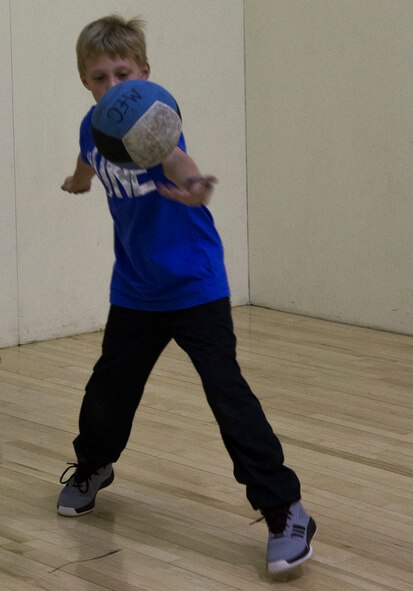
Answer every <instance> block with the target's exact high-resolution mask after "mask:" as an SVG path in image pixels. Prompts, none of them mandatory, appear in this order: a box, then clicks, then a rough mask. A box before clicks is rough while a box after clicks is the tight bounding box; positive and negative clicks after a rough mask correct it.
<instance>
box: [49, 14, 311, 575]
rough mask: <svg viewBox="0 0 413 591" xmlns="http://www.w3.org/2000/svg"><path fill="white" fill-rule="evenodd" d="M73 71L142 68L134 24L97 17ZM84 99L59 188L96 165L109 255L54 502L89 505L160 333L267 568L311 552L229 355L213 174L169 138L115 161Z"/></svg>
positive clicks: (272, 439)
mask: <svg viewBox="0 0 413 591" xmlns="http://www.w3.org/2000/svg"><path fill="white" fill-rule="evenodd" d="M77 59H78V69H79V74H80V78H81V80H82V82H83V84H84V86H85V87H86V88H87V89H88V90H89V91H90V92H91V93H92V95H93V97H94V99H95V100H96V101H97V100H98V99H99V98H100V97H101V96H102V95H103V94H104V93H105V92H106V91H107V90H108V89H109V88H110V87H111V86H113V85H116V84H119V83H121V82H123V81H125V80H131V79H147V78H148V77H149V73H150V68H149V64H148V60H147V57H146V49H145V36H144V33H143V23H142V21H140V20H139V19H132V20H130V21H125V20H124V19H122V18H121V17H117V16H110V17H104V18H101V19H99V20H97V21H94V22H92V23H90V24H89V25H87V26H86V27H85V28H84V29H83V31H82V32H81V34H80V36H79V39H78V42H77ZM92 112H93V107H92V109H91V110H90V111H89V113H88V114H87V115H86V117H85V118H84V120H83V122H82V125H81V131H80V155H79V157H78V159H77V164H76V168H75V171H74V173H73V175H72V176H70V177H68V178H67V179H66V180H65V181H64V183H63V185H62V189H63V190H64V191H67V192H68V193H74V194H79V193H85V192H87V191H89V189H90V187H91V181H92V178H93V176H94V175H95V174H96V175H97V176H98V177H99V179H100V180H101V182H102V183H103V185H104V187H105V190H106V193H107V198H108V204H109V209H110V212H111V215H112V217H113V221H114V231H115V265H114V269H113V275H112V281H111V289H110V303H111V307H110V312H109V317H108V322H107V325H106V329H105V335H104V339H103V344H102V355H101V357H100V359H99V360H98V362H97V363H96V365H95V367H94V369H93V373H92V376H91V378H90V380H89V382H88V384H87V386H86V392H85V396H84V399H83V402H82V406H81V410H80V418H79V435H78V436H77V437H76V439H75V440H74V442H73V444H74V448H75V452H76V456H77V463H76V464H72V465H71V466H70V467H69V468H68V469H67V470H69V469H70V468H74V469H75V472H74V474H73V475H72V476H71V477H70V478H69V479H68V480H66V481H64V480H63V477H64V474H65V473H66V472H67V470H66V471H65V472H64V473H63V475H62V477H61V479H60V480H61V482H62V484H65V487H64V488H63V490H62V491H61V494H60V496H59V500H58V503H57V509H58V513H59V514H61V515H65V516H78V515H83V514H84V513H87V512H89V511H91V510H92V509H93V507H94V505H95V497H96V494H97V492H98V491H99V490H100V489H102V488H104V487H106V486H108V485H109V484H111V482H112V481H113V478H114V472H113V468H112V464H113V463H114V462H116V461H117V460H118V458H119V456H120V454H121V453H122V451H123V449H124V448H125V446H126V444H127V441H128V438H129V434H130V431H131V427H132V422H133V419H134V415H135V412H136V409H137V407H138V404H139V402H140V399H141V396H142V394H143V389H144V386H145V383H146V380H147V379H148V376H149V374H150V372H151V370H152V368H153V366H154V364H155V363H156V360H157V359H158V357H159V355H160V353H161V352H162V350H163V349H164V348H165V346H166V345H167V344H168V342H169V341H170V340H171V339H174V340H175V341H176V342H177V344H178V345H179V346H180V347H182V349H183V350H184V351H186V353H187V354H188V355H189V357H190V359H191V361H192V362H193V364H194V366H195V368H196V370H197V372H198V373H199V375H200V378H201V380H202V385H203V388H204V390H205V394H206V397H207V400H208V403H209V405H210V407H211V409H212V412H213V413H214V416H215V418H216V420H217V422H218V425H219V428H220V432H221V435H222V439H223V442H224V445H225V447H226V449H227V451H228V452H229V454H230V456H231V459H232V461H233V464H234V475H235V478H236V480H237V481H238V482H240V483H242V484H245V485H246V494H247V498H248V500H249V502H250V503H251V505H252V507H253V508H254V509H259V510H260V511H261V513H262V515H263V518H264V519H265V520H266V523H267V526H268V529H269V539H268V552H267V562H268V569H269V571H270V572H281V571H284V570H288V569H291V568H293V567H295V566H297V565H298V564H301V563H302V562H304V561H305V560H307V559H308V558H309V557H310V556H311V553H312V549H311V546H310V542H311V539H312V537H313V535H314V533H315V529H316V526H315V523H314V521H313V519H312V518H311V517H309V516H308V515H307V514H306V512H305V511H304V509H303V507H302V505H301V503H300V483H299V480H298V478H297V476H296V475H295V473H294V472H293V471H292V470H291V469H290V468H288V467H287V466H285V465H284V456H283V451H282V447H281V444H280V442H279V440H278V439H277V437H276V436H275V435H274V433H273V431H272V429H271V426H270V425H269V423H268V421H267V419H266V418H265V415H264V413H263V410H262V408H261V405H260V403H259V401H258V400H257V398H256V397H255V395H254V394H253V393H252V391H251V390H250V388H249V386H248V384H247V383H246V382H245V380H244V378H243V377H242V375H241V371H240V368H239V366H238V363H237V361H236V351H235V344H236V340H235V336H234V333H233V325H232V319H231V310H230V301H229V288H228V282H227V277H226V271H225V266H224V259H223V249H222V244H221V240H220V238H219V236H218V234H217V231H216V229H215V226H214V223H213V220H212V217H211V214H210V213H209V210H208V209H207V208H206V206H205V204H206V203H207V202H208V200H209V198H210V197H211V194H212V191H213V188H214V184H215V183H216V182H217V179H216V178H215V177H212V176H203V175H201V174H200V172H199V169H198V167H197V165H196V164H195V162H194V161H193V160H192V158H191V157H190V156H189V155H188V154H187V153H186V148H185V141H184V138H183V136H181V138H180V140H179V143H178V146H177V147H176V148H175V149H174V151H173V152H172V154H170V155H169V156H168V157H167V158H166V159H165V160H164V161H163V162H162V163H161V164H160V165H159V166H156V167H153V168H151V169H149V170H137V169H134V170H130V169H121V168H119V167H117V166H116V165H114V164H112V163H109V162H107V161H106V160H105V159H104V158H103V157H102V156H101V154H99V153H98V151H97V149H96V147H95V146H94V143H93V138H92V134H91V115H92Z"/></svg>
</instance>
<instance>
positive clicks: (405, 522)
mask: <svg viewBox="0 0 413 591" xmlns="http://www.w3.org/2000/svg"><path fill="white" fill-rule="evenodd" d="M234 320H235V326H236V332H237V335H238V356H239V361H240V363H241V365H242V367H243V371H244V375H245V377H246V378H247V379H248V381H249V382H250V384H251V386H252V387H253V390H254V391H255V392H256V394H257V395H258V396H259V398H260V400H261V401H262V404H263V406H264V409H265V411H266V413H267V416H268V418H269V420H270V422H271V424H272V425H273V427H274V430H275V431H276V433H277V434H278V435H279V437H280V439H281V440H282V442H283V445H284V449H285V455H286V459H287V464H289V465H290V466H292V467H293V468H294V469H295V470H296V471H297V473H298V474H299V476H300V478H301V481H302V489H303V500H304V504H305V506H306V508H307V509H308V510H309V512H310V513H311V514H312V515H313V516H314V518H315V519H316V521H317V523H318V527H319V530H318V534H317V537H316V538H315V541H314V543H313V546H314V557H313V559H311V560H310V561H308V562H307V563H306V564H305V565H304V567H303V568H302V569H301V570H299V571H298V572H296V573H295V574H294V576H292V577H289V580H288V581H280V580H278V579H276V578H271V577H269V576H268V575H267V574H266V570H265V549H266V538H267V533H266V528H265V525H264V524H263V523H257V524H255V525H251V524H250V523H251V522H252V521H253V520H254V519H256V518H257V517H258V515H257V514H256V513H255V512H254V511H253V510H252V509H251V507H250V506H249V504H248V503H247V501H246V500H245V497H244V490H243V487H242V486H240V485H239V484H237V483H236V482H235V480H234V479H233V477H232V467H231V464H230V461H229V459H228V457H227V455H226V452H225V450H224V446H223V444H222V442H221V440H220V437H219V433H218V429H217V427H216V424H215V422H214V420H213V417H212V414H211V411H210V410H209V408H208V407H207V404H206V402H205V399H204V395H203V392H202V390H201V387H200V383H199V380H198V377H197V375H196V374H195V372H194V370H193V368H192V366H191V365H190V363H189V362H188V360H187V359H186V357H185V355H184V354H183V353H182V352H181V351H180V350H179V349H177V347H176V346H175V345H173V346H170V347H169V348H168V349H167V351H166V353H164V355H163V357H162V358H161V360H160V361H159V363H158V365H157V366H156V368H155V370H154V372H153V374H152V376H151V378H150V381H149V383H148V386H147V390H146V393H145V396H144V399H143V403H142V405H141V407H140V409H139V411H138V415H137V417H136V421H135V425H134V430H133V433H132V436H131V439H130V442H129V445H128V448H127V450H126V451H125V452H124V454H123V456H122V458H121V459H120V460H119V462H118V463H117V464H116V466H115V471H116V479H115V482H114V484H113V485H112V486H111V487H109V488H108V489H106V490H105V491H102V492H101V493H100V494H99V496H98V500H97V507H96V509H95V511H94V512H93V513H90V514H89V515H86V516H83V517H82V518H78V519H68V518H64V517H60V516H57V515H56V512H55V503H56V497H57V495H58V493H59V491H60V485H59V482H58V480H59V477H60V474H61V473H62V471H63V469H64V468H65V463H66V462H68V461H71V460H72V459H73V455H72V447H71V441H72V439H73V437H74V435H75V434H76V429H77V417H78V410H79V406H80V402H81V399H82V396H83V387H84V384H85V382H86V380H87V379H88V376H89V374H90V371H91V368H92V365H93V363H94V361H95V360H96V358H97V357H98V355H99V350H100V342H101V338H102V334H101V333H98V334H89V335H82V336H75V337H71V338H64V339H58V340H53V341H48V342H42V343H35V344H30V345H25V346H22V347H18V348H10V349H3V350H1V351H0V356H1V358H2V360H1V364H0V400H1V409H0V443H1V457H0V462H1V463H0V589H1V590H2V591H32V590H34V589H44V590H48V591H99V590H108V589H110V590H113V591H115V590H116V591H135V590H139V591H232V590H234V589H238V590H241V591H261V590H264V589H275V588H277V587H278V588H281V586H282V585H284V588H288V589H289V590H291V591H293V590H305V591H412V589H413V480H412V467H413V454H412V451H413V421H412V417H413V411H412V406H413V338H410V337H407V336H398V335H394V334H388V333H384V332H377V331H373V330H367V329H360V328H354V327H349V326H343V325H339V324H333V323H328V322H323V321H319V320H313V319H309V318H303V317H299V316H293V315H288V314H282V313H279V312H274V311H269V310H264V309H261V308H254V307H242V308H236V309H234Z"/></svg>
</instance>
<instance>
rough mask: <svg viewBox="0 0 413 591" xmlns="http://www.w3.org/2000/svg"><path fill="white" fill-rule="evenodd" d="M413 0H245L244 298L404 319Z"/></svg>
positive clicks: (408, 289) (393, 321) (412, 202)
mask: <svg viewBox="0 0 413 591" xmlns="http://www.w3.org/2000/svg"><path fill="white" fill-rule="evenodd" d="M412 31H413V3H412V2H406V1H404V0H363V1H360V0H345V1H344V0H246V56H247V62H246V71H247V77H246V88H247V140H248V141H247V145H248V150H247V153H248V204H249V211H248V219H249V237H250V278H251V301H252V303H253V304H258V305H263V306H268V307H270V308H276V309H279V310H285V311H289V312H294V313H299V314H305V315H309V316H317V317H322V318H327V319H331V320H338V321H343V322H347V323H352V324H360V325H364V326H371V327H376V328H381V329H386V330H391V331H397V332H402V333H410V334H412V333H413V306H412V304H413V271H412V254H413V248H412V244H413V243H412V227H413V199H412V195H413V150H412V146H413V111H412V105H413V59H412V58H413V34H412Z"/></svg>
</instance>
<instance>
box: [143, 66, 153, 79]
mask: <svg viewBox="0 0 413 591" xmlns="http://www.w3.org/2000/svg"><path fill="white" fill-rule="evenodd" d="M142 74H143V80H148V78H149V76H150V74H151V67H150V65H149V64H146V65H145V66H143V68H142Z"/></svg>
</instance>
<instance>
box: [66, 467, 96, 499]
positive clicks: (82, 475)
mask: <svg viewBox="0 0 413 591" xmlns="http://www.w3.org/2000/svg"><path fill="white" fill-rule="evenodd" d="M69 470H75V473H74V474H72V475H71V476H69V478H67V479H66V480H63V479H64V477H65V476H66V474H67V473H68V472H69ZM92 474H97V471H94V470H93V468H90V466H86V465H85V464H76V463H74V462H68V467H67V468H66V470H65V471H64V472H63V474H62V475H61V477H60V479H59V481H60V484H67V483H68V482H69V480H71V479H72V478H73V486H77V488H78V489H79V490H80V491H81V492H83V493H87V492H88V491H89V480H90V478H91V477H92ZM83 485H84V487H85V488H84V489H83Z"/></svg>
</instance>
